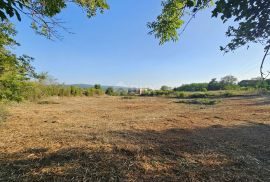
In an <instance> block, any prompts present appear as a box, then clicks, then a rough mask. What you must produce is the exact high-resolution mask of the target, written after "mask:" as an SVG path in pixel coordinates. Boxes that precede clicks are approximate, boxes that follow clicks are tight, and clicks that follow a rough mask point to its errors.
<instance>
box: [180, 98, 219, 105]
mask: <svg viewBox="0 0 270 182" xmlns="http://www.w3.org/2000/svg"><path fill="white" fill-rule="evenodd" d="M177 103H183V104H195V105H216V104H218V103H220V100H213V99H188V100H179V101H177Z"/></svg>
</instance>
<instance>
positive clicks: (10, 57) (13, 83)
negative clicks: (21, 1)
mask: <svg viewBox="0 0 270 182" xmlns="http://www.w3.org/2000/svg"><path fill="white" fill-rule="evenodd" d="M15 34H16V31H15V30H14V28H13V26H12V24H10V23H9V22H6V21H4V22H0V60H1V61H0V100H3V99H7V100H17V101H19V100H21V88H22V87H23V86H24V84H25V81H27V80H29V79H31V78H35V77H37V74H36V73H35V70H34V68H33V67H32V65H31V62H32V60H33V58H31V57H29V56H26V55H23V56H20V57H17V56H16V55H15V54H13V53H12V52H10V51H9V50H8V49H7V47H10V46H14V45H18V44H17V43H16V41H15V40H14V39H13V36H14V35H15Z"/></svg>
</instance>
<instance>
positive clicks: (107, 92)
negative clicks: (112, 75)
mask: <svg viewBox="0 0 270 182" xmlns="http://www.w3.org/2000/svg"><path fill="white" fill-rule="evenodd" d="M105 93H106V94H107V95H113V94H114V90H113V88H112V87H108V88H107V89H106V92H105Z"/></svg>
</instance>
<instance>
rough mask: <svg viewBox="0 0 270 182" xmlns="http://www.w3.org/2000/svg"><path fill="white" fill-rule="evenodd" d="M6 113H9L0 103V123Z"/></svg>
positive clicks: (5, 117)
mask: <svg viewBox="0 0 270 182" xmlns="http://www.w3.org/2000/svg"><path fill="white" fill-rule="evenodd" d="M8 115H9V114H8V111H7V109H6V108H5V106H4V105H2V104H0V123H1V122H4V121H6V119H7V117H8Z"/></svg>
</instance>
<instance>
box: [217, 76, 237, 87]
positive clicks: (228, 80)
mask: <svg viewBox="0 0 270 182" xmlns="http://www.w3.org/2000/svg"><path fill="white" fill-rule="evenodd" d="M220 83H221V84H222V85H236V84H237V78H236V77H234V76H232V75H228V76H224V77H223V78H221V80H220Z"/></svg>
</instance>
